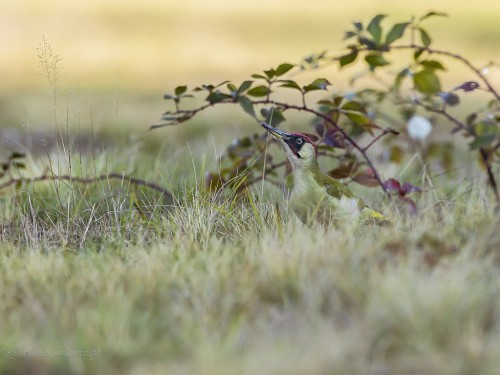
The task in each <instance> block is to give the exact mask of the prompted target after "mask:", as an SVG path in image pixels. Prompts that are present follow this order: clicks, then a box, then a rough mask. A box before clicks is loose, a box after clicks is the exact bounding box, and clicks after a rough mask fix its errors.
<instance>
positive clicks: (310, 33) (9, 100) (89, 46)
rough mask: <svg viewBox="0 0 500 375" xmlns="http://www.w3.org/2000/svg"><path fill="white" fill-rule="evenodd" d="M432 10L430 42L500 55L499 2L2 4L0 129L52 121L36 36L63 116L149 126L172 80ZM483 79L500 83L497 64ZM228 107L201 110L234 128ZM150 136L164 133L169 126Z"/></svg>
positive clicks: (257, 62)
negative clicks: (51, 56) (47, 50)
mask: <svg viewBox="0 0 500 375" xmlns="http://www.w3.org/2000/svg"><path fill="white" fill-rule="evenodd" d="M429 10H436V11H442V12H446V13H448V14H449V18H446V19H445V18H441V17H437V18H433V19H430V20H428V21H427V29H428V30H429V31H430V33H431V35H433V36H434V44H433V45H434V47H435V48H442V49H447V50H450V51H455V52H458V53H460V54H463V55H465V56H467V57H469V58H470V59H471V61H472V62H473V63H474V64H476V65H478V66H482V65H484V64H487V63H488V62H490V61H492V60H496V61H500V48H498V47H499V44H500V1H492V0H476V1H469V0H447V1H441V2H439V3H437V2H436V1H431V0H421V1H418V2H417V1H400V0H385V1H371V0H351V1H333V0H311V1H303V0H273V1H269V0H254V1H234V0H212V1H209V2H207V1H203V0H183V1H173V0H140V1H139V0H135V1H134V0H128V1H123V0H107V1H97V0H87V1H65V0H46V1H39V0H21V1H2V2H0V53H1V56H2V57H1V59H0V72H1V77H2V81H1V86H2V90H1V92H0V127H1V128H10V127H25V128H27V129H36V128H38V127H41V126H42V127H43V126H52V125H53V124H54V122H55V120H54V112H53V106H54V105H53V99H52V96H51V94H50V92H49V90H48V84H47V81H46V80H45V79H44V78H43V76H42V75H41V70H40V67H39V59H38V56H37V54H38V53H37V48H39V47H40V44H41V43H42V40H43V38H45V39H46V40H47V41H48V43H49V44H50V46H51V48H52V50H53V52H54V53H56V54H57V55H58V56H59V57H60V58H61V61H60V64H59V66H60V68H61V69H60V72H59V76H58V82H57V90H58V99H57V102H58V103H57V106H58V108H59V110H58V112H59V114H60V116H61V117H65V116H70V117H73V120H72V121H71V122H72V123H74V124H78V126H79V127H86V126H89V125H90V124H92V126H93V127H94V128H95V129H97V130H99V129H103V128H104V129H107V130H109V129H120V128H122V129H127V130H128V131H130V130H131V129H135V130H137V131H138V132H144V133H145V132H146V130H147V129H148V127H149V125H150V124H152V123H154V122H157V121H158V119H159V117H160V116H161V113H162V112H163V111H164V110H165V109H166V105H167V103H166V102H164V101H163V100H162V95H163V93H165V92H168V91H172V89H173V88H174V87H175V86H178V85H181V84H189V85H198V84H201V83H216V82H219V81H222V80H226V79H230V80H234V81H239V80H242V79H245V78H247V77H248V76H249V75H250V74H252V73H256V72H259V71H261V70H263V69H267V68H269V67H271V66H276V65H277V64H279V63H281V62H292V63H295V62H299V61H300V60H301V59H302V58H303V57H304V56H307V55H308V54H310V53H314V52H320V51H323V50H325V49H326V50H328V51H330V52H331V53H337V52H338V53H341V52H342V46H343V42H342V37H343V32H344V31H345V30H346V29H347V28H350V24H351V21H353V20H362V21H368V20H369V19H370V18H371V17H373V16H374V15H375V14H377V13H383V14H388V15H389V19H388V20H385V21H384V24H386V25H388V24H391V23H396V22H403V21H405V20H407V19H409V18H410V17H411V16H412V15H415V16H419V15H422V14H424V13H426V12H427V11H429ZM320 74H321V75H326V77H327V78H328V79H329V80H330V81H331V82H332V83H333V84H334V85H335V86H337V87H345V85H346V84H347V83H346V82H347V81H348V78H349V77H350V75H349V74H345V73H342V74H338V73H337V69H336V68H333V69H329V70H328V71H325V72H324V73H323V72H322V73H320ZM450 74H452V75H456V76H457V77H456V80H457V81H458V80H467V78H469V76H470V72H468V71H466V69H465V68H464V67H462V66H460V67H458V68H457V69H454V70H453V71H452V72H451V73H450ZM490 77H491V79H492V82H493V83H495V84H498V83H499V82H500V75H499V73H498V69H497V70H496V71H492V72H491V73H490ZM232 114H233V112H232V111H231V110H229V111H227V110H224V109H223V110H221V111H214V112H213V113H211V112H210V111H209V112H207V114H202V115H201V117H200V118H201V119H202V120H203V119H204V118H205V119H208V120H212V119H215V120H216V121H221V120H222V121H224V122H226V123H230V124H232V126H229V127H225V128H224V129H225V131H227V132H228V134H226V135H227V136H229V137H232V136H233V135H234V134H236V133H237V132H238V129H239V128H238V121H240V120H233V118H232ZM204 116H205V117H204ZM237 119H245V117H244V115H241V117H237ZM248 120H249V119H246V121H248ZM235 121H236V123H235ZM242 121H243V122H244V121H245V120H242ZM214 131H215V132H217V130H214ZM154 133H155V136H156V137H158V136H159V135H160V136H161V137H162V136H165V137H169V136H175V134H177V131H175V132H171V131H170V133H169V130H166V129H163V130H159V131H158V133H156V132H154Z"/></svg>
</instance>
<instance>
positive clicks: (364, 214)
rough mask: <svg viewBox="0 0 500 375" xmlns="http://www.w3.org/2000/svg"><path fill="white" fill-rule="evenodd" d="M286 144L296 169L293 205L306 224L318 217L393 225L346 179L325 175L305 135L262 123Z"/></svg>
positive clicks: (312, 143)
mask: <svg viewBox="0 0 500 375" xmlns="http://www.w3.org/2000/svg"><path fill="white" fill-rule="evenodd" d="M260 124H261V125H262V126H263V127H264V129H266V130H267V131H268V132H269V133H270V134H271V135H272V136H273V137H274V138H275V139H276V140H277V141H278V143H279V144H280V145H281V146H282V147H283V149H284V151H285V153H286V156H287V159H288V161H289V162H290V164H291V166H292V170H293V191H292V193H291V195H290V206H291V208H292V210H293V212H295V214H296V215H297V217H298V218H299V219H300V221H302V222H303V223H304V224H308V225H310V224H312V222H313V221H314V220H315V219H317V220H319V221H320V222H322V223H326V224H329V223H330V222H333V223H334V224H340V223H344V222H346V221H351V222H355V221H358V222H360V223H362V224H370V223H373V224H377V225H380V226H391V225H392V223H391V221H390V220H389V219H388V218H386V217H385V216H384V215H382V214H381V213H379V212H377V211H375V210H372V209H371V208H370V207H368V206H367V205H366V203H365V202H364V201H363V199H361V198H360V197H359V196H358V195H357V194H356V193H355V192H353V191H352V190H351V189H350V188H349V187H348V186H347V185H346V184H344V183H343V182H341V181H339V180H337V179H335V178H333V177H330V176H328V175H326V174H324V173H323V172H322V171H321V169H320V167H319V164H318V149H317V146H316V144H315V143H314V142H313V141H312V140H311V139H310V138H309V137H308V136H307V135H305V134H300V133H287V132H285V131H282V130H280V129H276V128H274V127H272V126H271V125H269V124H268V123H266V122H261V123H260Z"/></svg>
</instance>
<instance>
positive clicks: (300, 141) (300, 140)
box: [295, 138, 304, 145]
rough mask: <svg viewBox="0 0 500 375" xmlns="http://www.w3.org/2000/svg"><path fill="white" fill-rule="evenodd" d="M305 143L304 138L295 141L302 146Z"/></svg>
mask: <svg viewBox="0 0 500 375" xmlns="http://www.w3.org/2000/svg"><path fill="white" fill-rule="evenodd" d="M303 142H304V140H303V139H302V138H299V139H297V140H296V141H295V143H297V144H298V145H301V144H302V143H303Z"/></svg>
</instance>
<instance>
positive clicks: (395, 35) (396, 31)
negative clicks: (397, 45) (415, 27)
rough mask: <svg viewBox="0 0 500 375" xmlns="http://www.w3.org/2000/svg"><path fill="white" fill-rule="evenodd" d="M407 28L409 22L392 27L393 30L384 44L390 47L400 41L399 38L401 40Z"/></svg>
mask: <svg viewBox="0 0 500 375" xmlns="http://www.w3.org/2000/svg"><path fill="white" fill-rule="evenodd" d="M407 26H408V22H403V23H397V24H395V25H394V26H393V27H392V29H391V30H390V31H389V33H388V34H387V36H386V37H385V43H384V44H386V45H389V44H391V43H393V42H394V41H396V40H398V39H399V38H401V37H402V36H403V34H404V32H405V30H406V27H407Z"/></svg>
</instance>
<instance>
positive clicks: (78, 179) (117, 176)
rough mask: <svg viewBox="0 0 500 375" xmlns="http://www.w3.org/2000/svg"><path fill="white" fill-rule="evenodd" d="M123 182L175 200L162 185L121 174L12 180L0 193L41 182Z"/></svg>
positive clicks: (86, 183)
mask: <svg viewBox="0 0 500 375" xmlns="http://www.w3.org/2000/svg"><path fill="white" fill-rule="evenodd" d="M113 179H114V180H121V181H123V182H128V183H130V184H132V185H137V186H144V187H147V188H149V189H152V190H155V191H157V192H160V193H162V194H163V195H164V196H165V197H168V198H170V199H172V198H173V195H172V193H171V192H170V191H168V190H167V189H165V188H163V187H161V186H160V185H157V184H155V183H152V182H148V181H144V180H141V179H139V178H135V177H132V176H127V175H124V174H120V173H114V172H113V173H109V174H102V175H100V176H96V177H88V178H85V177H75V176H71V175H62V176H57V175H47V174H44V175H41V176H38V177H33V178H11V179H10V180H8V181H6V182H4V183H3V184H0V191H1V190H3V189H6V188H8V187H9V186H12V185H16V184H22V183H28V182H30V183H35V182H41V181H70V182H73V183H75V182H76V183H80V184H85V185H89V184H93V183H96V182H101V181H106V180H113Z"/></svg>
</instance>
